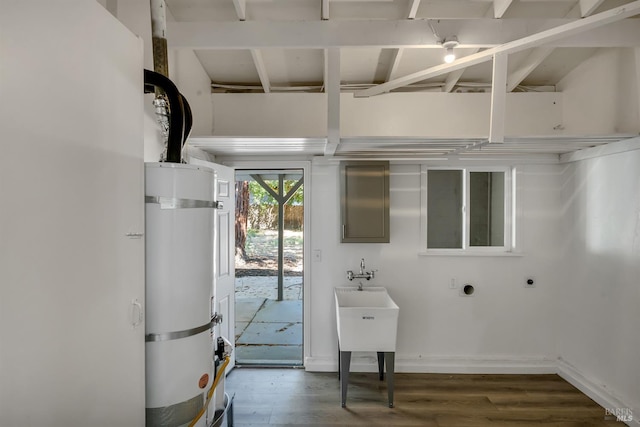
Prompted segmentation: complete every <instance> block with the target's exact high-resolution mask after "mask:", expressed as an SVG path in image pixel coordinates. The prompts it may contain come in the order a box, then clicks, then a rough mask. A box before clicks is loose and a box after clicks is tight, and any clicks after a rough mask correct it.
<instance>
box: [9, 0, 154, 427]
mask: <svg viewBox="0 0 640 427" xmlns="http://www.w3.org/2000/svg"><path fill="white" fill-rule="evenodd" d="M7 3H8V4H7ZM0 64H2V65H1V66H0V68H1V72H0V99H1V100H2V102H1V103H0V144H1V145H2V152H3V155H2V156H1V157H0V425H1V426H3V427H4V426H7V427H9V426H25V427H32V426H33V427H36V426H48V427H67V426H84V425H91V426H105V427H107V426H108V427H111V426H142V425H144V324H140V325H138V327H134V326H133V325H132V321H133V319H132V317H133V312H132V309H133V306H132V301H134V300H136V299H137V300H138V301H139V302H143V301H144V239H140V238H138V239H131V238H128V237H127V236H126V233H142V232H144V171H143V161H142V150H143V144H142V136H143V128H142V74H141V72H140V70H141V67H142V44H141V43H140V41H139V40H138V39H137V38H136V37H135V36H134V35H133V34H131V33H130V32H129V31H128V30H127V29H126V28H125V27H124V26H123V25H122V24H121V23H120V22H118V21H117V20H116V19H115V18H113V17H112V16H111V15H109V14H108V13H107V12H106V11H105V10H104V9H103V8H102V7H100V6H99V5H98V4H97V3H96V2H94V1H87V0H67V1H65V2H64V4H61V3H60V2H51V1H47V0H42V1H38V2H36V1H30V2H3V3H2V13H0Z"/></svg>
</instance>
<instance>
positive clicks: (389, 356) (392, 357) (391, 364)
mask: <svg viewBox="0 0 640 427" xmlns="http://www.w3.org/2000/svg"><path fill="white" fill-rule="evenodd" d="M384 361H385V363H386V364H387V393H388V395H389V408H393V389H394V383H393V372H394V369H395V361H396V353H395V352H394V351H388V352H385V353H384Z"/></svg>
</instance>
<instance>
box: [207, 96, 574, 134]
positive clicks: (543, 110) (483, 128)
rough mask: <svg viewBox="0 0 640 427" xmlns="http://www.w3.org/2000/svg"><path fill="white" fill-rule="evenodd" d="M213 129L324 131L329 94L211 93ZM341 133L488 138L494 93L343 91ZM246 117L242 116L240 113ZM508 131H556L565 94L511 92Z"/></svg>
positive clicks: (215, 131)
mask: <svg viewBox="0 0 640 427" xmlns="http://www.w3.org/2000/svg"><path fill="white" fill-rule="evenodd" d="M211 96H212V99H213V135H216V136H263V137H278V136H280V137H323V136H326V135H327V98H326V95H325V94H300V93H270V94H233V93H216V94H212V95H211ZM340 102H341V105H340V135H341V136H342V137H357V136H375V137H398V136H401V137H443V138H444V137H449V138H472V137H473V138H483V137H484V138H486V137H487V135H488V134H489V115H490V107H491V95H490V94H489V93H432V92H429V93H390V94H384V95H380V96H374V97H370V98H354V97H353V94H351V93H343V94H342V95H341V97H340ZM239 118H241V119H239ZM506 122H507V127H506V129H505V133H506V135H507V136H518V135H527V136H533V135H545V136H546V135H554V134H559V132H558V131H556V130H554V129H553V128H554V127H555V126H557V125H558V124H559V123H561V122H562V94H560V93H510V94H508V95H507V121H506Z"/></svg>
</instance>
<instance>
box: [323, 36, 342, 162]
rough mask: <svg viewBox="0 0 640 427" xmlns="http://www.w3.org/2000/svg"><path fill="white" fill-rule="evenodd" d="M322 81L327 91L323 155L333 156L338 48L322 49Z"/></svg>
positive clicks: (336, 132) (336, 131) (337, 128)
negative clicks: (325, 134) (325, 139)
mask: <svg viewBox="0 0 640 427" xmlns="http://www.w3.org/2000/svg"><path fill="white" fill-rule="evenodd" d="M324 81H325V92H326V93H327V145H325V148H324V155H325V156H333V155H334V154H335V152H336V149H337V148H338V144H339V143H340V49H338V48H331V49H326V50H325V51H324Z"/></svg>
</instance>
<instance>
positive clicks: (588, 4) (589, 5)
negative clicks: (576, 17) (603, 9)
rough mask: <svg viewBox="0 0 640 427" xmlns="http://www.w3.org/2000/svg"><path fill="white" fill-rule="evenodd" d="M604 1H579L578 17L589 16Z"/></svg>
mask: <svg viewBox="0 0 640 427" xmlns="http://www.w3.org/2000/svg"><path fill="white" fill-rule="evenodd" d="M603 1H604V0H580V16H582V17H583V18H584V17H585V16H589V15H591V14H592V13H593V12H595V11H596V9H597V8H598V6H600V5H601V4H602V2H603Z"/></svg>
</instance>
